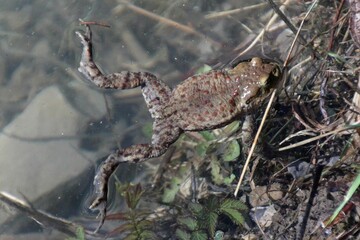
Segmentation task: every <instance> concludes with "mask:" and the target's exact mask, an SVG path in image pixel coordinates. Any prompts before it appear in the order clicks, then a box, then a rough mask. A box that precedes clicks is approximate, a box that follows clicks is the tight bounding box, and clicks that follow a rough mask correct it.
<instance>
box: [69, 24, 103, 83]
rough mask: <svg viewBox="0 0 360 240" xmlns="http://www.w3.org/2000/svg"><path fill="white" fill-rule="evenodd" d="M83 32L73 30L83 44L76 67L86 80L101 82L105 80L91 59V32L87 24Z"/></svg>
mask: <svg viewBox="0 0 360 240" xmlns="http://www.w3.org/2000/svg"><path fill="white" fill-rule="evenodd" d="M85 27H86V30H85V33H81V32H75V33H76V35H77V36H78V37H79V38H80V40H81V44H82V45H83V51H82V54H81V61H80V67H79V68H78V70H79V72H81V73H82V74H83V75H84V76H85V77H86V78H87V79H88V80H90V81H92V82H94V83H95V84H97V85H98V84H101V83H103V82H104V81H105V76H104V75H103V74H102V72H101V71H100V69H99V68H98V67H97V66H96V64H95V62H94V60H93V53H92V42H91V40H92V33H91V29H90V26H89V25H85Z"/></svg>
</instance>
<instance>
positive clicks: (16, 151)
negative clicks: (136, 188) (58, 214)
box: [0, 83, 106, 225]
mask: <svg viewBox="0 0 360 240" xmlns="http://www.w3.org/2000/svg"><path fill="white" fill-rule="evenodd" d="M75 84H76V83H75ZM82 85H83V86H82V87H80V88H81V90H79V91H76V92H77V95H76V97H78V98H80V99H87V98H88V99H89V101H88V102H81V104H82V106H81V111H79V110H77V109H78V108H79V106H77V107H76V108H74V107H73V106H74V105H76V104H74V102H72V104H70V103H69V101H68V100H67V98H65V96H64V95H63V92H64V91H61V89H60V87H56V86H52V87H48V88H47V89H44V90H43V91H42V92H40V93H39V94H38V95H37V96H36V97H35V98H34V99H33V100H32V101H31V102H30V104H29V105H28V106H27V108H26V109H25V110H24V111H23V112H22V113H21V114H20V115H18V116H17V117H16V118H15V119H14V120H13V121H12V122H11V123H10V124H9V125H8V126H7V127H6V128H4V130H3V131H2V132H1V133H0V156H1V157H0V166H1V167H0V191H5V192H8V193H10V194H13V195H15V196H18V197H19V198H22V196H21V194H23V195H24V196H26V198H27V199H28V200H30V201H33V200H35V199H38V198H39V197H40V196H42V195H43V194H45V193H49V192H51V190H52V189H54V188H56V186H59V185H61V184H62V183H64V182H66V181H68V180H69V179H72V178H74V177H76V176H77V175H79V174H80V173H82V172H83V171H84V170H86V168H89V167H92V166H93V163H92V162H90V161H89V159H92V160H94V161H95V160H96V159H97V156H94V154H93V153H89V152H85V151H83V150H80V149H78V148H77V145H78V138H77V137H76V134H77V133H78V132H79V128H80V127H81V126H84V124H86V123H87V121H89V119H90V118H94V117H97V118H100V117H101V116H102V115H103V114H105V109H106V108H105V103H104V99H103V97H102V95H101V94H99V93H97V92H96V91H93V90H91V89H89V88H86V89H84V88H85V87H84V84H83V83H82ZM78 86H79V85H78ZM71 88H74V85H72V87H71ZM75 88H79V87H76V86H75ZM79 94H80V96H79ZM89 96H91V97H89ZM89 112H91V113H92V114H93V115H92V116H90V115H89V114H87V113H89ZM20 193H21V194H20ZM60 197H61V196H59V198H60ZM6 217H7V214H4V211H0V223H1V222H3V221H4V219H5V218H6ZM0 225H1V224H0Z"/></svg>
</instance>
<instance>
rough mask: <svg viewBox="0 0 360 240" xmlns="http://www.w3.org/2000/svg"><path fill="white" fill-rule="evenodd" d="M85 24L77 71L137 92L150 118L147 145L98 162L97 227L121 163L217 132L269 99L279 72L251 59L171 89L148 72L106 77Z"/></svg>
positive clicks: (103, 84) (101, 84)
mask: <svg viewBox="0 0 360 240" xmlns="http://www.w3.org/2000/svg"><path fill="white" fill-rule="evenodd" d="M84 25H85V27H86V32H85V33H80V32H76V34H77V35H78V36H79V38H80V39H81V43H82V45H83V52H82V58H81V61H80V67H79V69H78V70H79V71H80V72H81V73H82V74H83V75H84V76H85V77H86V78H87V79H88V80H90V81H91V82H93V83H94V84H96V85H97V86H99V87H100V88H111V89H130V88H136V87H141V90H142V94H143V96H144V98H145V101H146V104H147V106H148V108H149V111H150V114H151V116H152V118H153V119H154V123H153V136H152V139H151V143H150V144H136V145H133V146H130V147H128V148H124V149H118V150H116V151H115V152H114V153H112V154H110V155H109V157H108V158H107V159H106V160H105V161H104V162H103V163H102V165H101V167H100V169H99V171H98V172H97V174H96V176H95V179H94V185H95V191H96V198H95V200H94V201H93V203H92V204H91V206H90V209H99V210H100V216H101V223H100V226H99V228H100V227H101V225H102V224H103V222H104V218H105V215H106V203H107V192H108V180H109V177H110V176H111V174H112V173H113V172H114V171H115V169H116V168H117V167H118V165H119V164H120V163H137V162H142V161H145V160H147V159H149V158H153V157H158V156H160V155H162V154H163V153H164V152H165V151H166V150H167V149H168V148H169V146H170V145H171V144H172V143H173V142H175V141H176V140H177V139H178V138H179V136H180V134H181V133H183V132H184V131H199V130H207V129H215V128H219V127H221V126H224V125H226V124H228V123H230V122H231V121H233V120H235V119H236V118H237V117H239V116H241V115H245V114H246V113H247V112H249V111H251V110H252V109H254V108H255V107H257V106H259V104H260V103H261V102H262V101H263V100H264V98H266V97H267V96H268V93H269V90H270V85H271V84H272V83H274V81H276V80H277V79H278V78H279V76H280V73H281V72H280V68H279V66H278V65H277V64H276V63H271V62H265V61H263V60H262V59H260V58H257V57H255V58H253V59H251V60H249V61H244V62H240V63H239V64H237V65H236V66H235V67H234V68H229V69H223V70H212V71H210V72H207V73H204V74H199V75H195V76H192V77H189V78H188V79H186V80H184V81H183V82H182V83H180V84H179V85H177V86H176V87H175V88H174V89H170V87H168V86H167V85H166V84H165V83H164V82H162V81H161V80H159V79H158V78H157V77H156V76H155V75H153V74H151V73H148V72H129V71H122V72H120V73H112V74H108V75H104V74H103V73H102V72H101V71H100V70H99V68H98V67H97V66H96V64H95V62H94V60H93V54H92V41H91V30H90V26H89V25H87V24H84ZM99 228H98V229H99Z"/></svg>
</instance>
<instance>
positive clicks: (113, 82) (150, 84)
mask: <svg viewBox="0 0 360 240" xmlns="http://www.w3.org/2000/svg"><path fill="white" fill-rule="evenodd" d="M85 27H86V31H85V33H80V32H76V34H77V35H78V36H79V38H80V39H81V43H82V45H83V52H82V56H81V61H80V67H79V68H78V70H79V72H81V73H82V74H83V75H84V76H85V77H86V78H87V79H88V80H90V81H91V82H93V83H94V84H96V85H97V86H98V87H100V88H111V89H130V88H136V87H141V89H142V93H143V96H144V98H145V101H146V104H147V106H148V108H149V111H150V113H151V116H152V117H153V118H159V117H161V116H162V111H161V110H162V109H163V106H165V105H166V104H167V103H168V100H169V97H170V95H171V89H170V88H169V87H168V86H166V84H165V83H164V82H162V81H161V80H159V79H157V77H156V76H155V75H153V74H151V73H148V72H129V71H122V72H119V73H112V74H108V75H104V74H103V73H102V72H101V71H100V69H99V68H98V66H97V65H96V63H95V62H94V60H93V53H92V37H91V36H92V34H91V29H90V26H89V25H86V26H85Z"/></svg>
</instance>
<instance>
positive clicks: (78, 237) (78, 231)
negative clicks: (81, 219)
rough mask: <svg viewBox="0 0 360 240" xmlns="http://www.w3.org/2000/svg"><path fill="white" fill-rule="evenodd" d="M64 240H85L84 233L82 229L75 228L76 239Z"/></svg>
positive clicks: (67, 239) (68, 239)
mask: <svg viewBox="0 0 360 240" xmlns="http://www.w3.org/2000/svg"><path fill="white" fill-rule="evenodd" d="M66 240H85V232H84V228H82V227H77V228H76V237H75V238H72V237H71V238H66Z"/></svg>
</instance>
